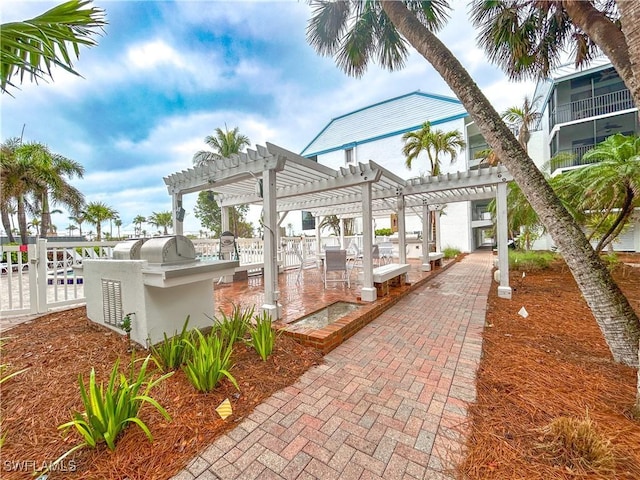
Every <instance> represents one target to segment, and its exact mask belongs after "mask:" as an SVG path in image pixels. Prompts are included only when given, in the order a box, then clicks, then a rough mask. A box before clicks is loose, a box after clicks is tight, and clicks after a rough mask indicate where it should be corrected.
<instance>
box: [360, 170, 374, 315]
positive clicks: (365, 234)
mask: <svg viewBox="0 0 640 480" xmlns="http://www.w3.org/2000/svg"><path fill="white" fill-rule="evenodd" d="M361 189H362V273H363V280H362V290H361V291H360V297H361V298H362V300H363V301H364V302H373V301H375V299H376V298H377V296H378V295H377V291H376V289H375V287H374V286H373V258H372V257H371V250H372V247H373V212H372V208H371V203H372V196H371V183H369V182H367V183H364V184H362V187H361Z"/></svg>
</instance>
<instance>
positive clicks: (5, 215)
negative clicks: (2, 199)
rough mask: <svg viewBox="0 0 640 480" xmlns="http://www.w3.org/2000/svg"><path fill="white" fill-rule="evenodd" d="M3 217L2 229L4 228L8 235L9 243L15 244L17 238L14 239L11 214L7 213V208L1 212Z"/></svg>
mask: <svg viewBox="0 0 640 480" xmlns="http://www.w3.org/2000/svg"><path fill="white" fill-rule="evenodd" d="M1 215H2V228H4V231H5V233H6V234H7V239H8V240H9V243H13V242H15V241H16V240H15V238H13V232H12V231H11V218H9V212H7V209H6V208H3V209H2V211H1Z"/></svg>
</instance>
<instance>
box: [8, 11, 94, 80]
mask: <svg viewBox="0 0 640 480" xmlns="http://www.w3.org/2000/svg"><path fill="white" fill-rule="evenodd" d="M90 3H91V1H87V0H71V1H67V2H65V3H62V4H60V5H58V6H56V7H54V8H52V9H50V10H48V11H46V12H45V13H43V14H42V15H39V16H37V17H35V18H32V19H29V20H25V21H23V22H12V23H5V24H2V25H0V44H2V49H1V50H0V89H1V90H2V92H6V91H7V87H9V86H11V87H14V86H15V85H14V84H13V83H12V77H13V76H14V75H19V77H20V81H21V82H22V80H23V78H24V76H25V74H26V75H27V76H28V77H30V79H31V80H32V81H36V82H37V81H38V80H40V79H42V78H47V77H49V78H51V77H52V73H51V67H53V66H58V67H61V68H63V69H64V70H66V71H68V72H70V73H73V74H75V75H78V73H77V72H76V71H75V70H74V69H73V63H72V58H73V56H75V57H76V58H79V56H80V46H81V45H84V46H87V47H91V46H94V45H96V41H95V40H94V39H93V35H95V34H96V33H99V32H100V31H101V30H102V28H103V27H104V25H106V21H105V20H104V10H101V9H99V8H95V7H91V8H85V7H86V6H87V5H89V4H90Z"/></svg>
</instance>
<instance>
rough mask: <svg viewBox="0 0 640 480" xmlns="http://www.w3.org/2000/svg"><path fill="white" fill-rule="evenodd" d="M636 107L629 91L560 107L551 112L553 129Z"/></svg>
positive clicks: (608, 94) (586, 99)
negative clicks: (568, 123) (557, 126)
mask: <svg viewBox="0 0 640 480" xmlns="http://www.w3.org/2000/svg"><path fill="white" fill-rule="evenodd" d="M634 106H635V105H634V104H633V99H632V98H631V92H630V91H629V90H627V89H624V90H618V91H617V92H612V93H607V94H605V95H598V96H597V97H592V98H585V99H584V100H578V101H576V102H571V103H567V104H564V105H558V108H556V109H555V110H553V111H552V112H551V118H550V122H551V128H553V127H554V125H556V124H558V123H566V122H571V121H574V120H581V119H583V118H589V117H597V116H599V115H606V114H608V113H615V112H620V111H622V110H628V109H630V108H634Z"/></svg>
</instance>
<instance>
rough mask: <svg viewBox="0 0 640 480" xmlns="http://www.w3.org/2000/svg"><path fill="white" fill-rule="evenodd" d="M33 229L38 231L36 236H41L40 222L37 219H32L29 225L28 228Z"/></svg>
mask: <svg viewBox="0 0 640 480" xmlns="http://www.w3.org/2000/svg"><path fill="white" fill-rule="evenodd" d="M29 227H33V228H35V229H36V236H40V220H38V219H37V218H32V219H31V221H30V222H29V223H28V224H27V228H29Z"/></svg>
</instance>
